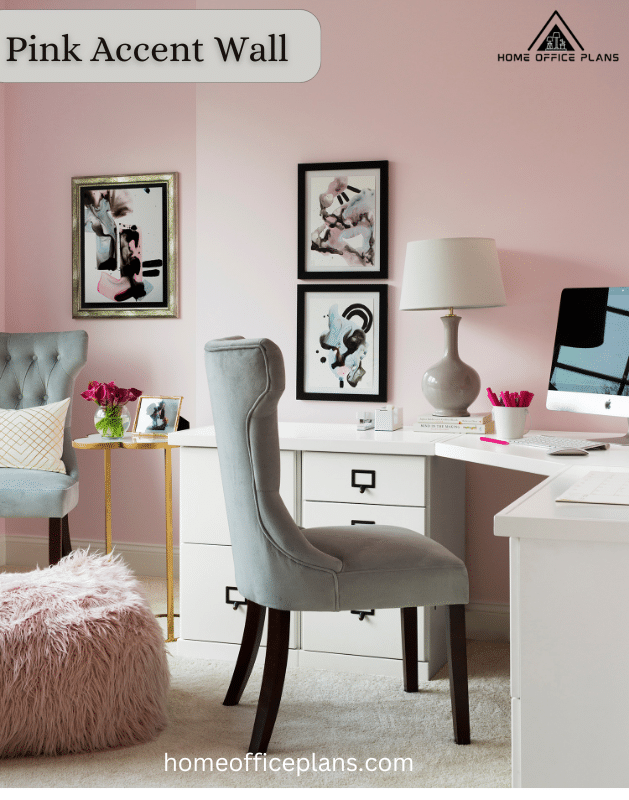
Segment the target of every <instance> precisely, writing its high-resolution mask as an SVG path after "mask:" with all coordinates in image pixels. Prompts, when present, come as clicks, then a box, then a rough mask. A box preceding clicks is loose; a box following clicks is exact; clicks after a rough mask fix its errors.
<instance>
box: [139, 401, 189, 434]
mask: <svg viewBox="0 0 629 800" xmlns="http://www.w3.org/2000/svg"><path fill="white" fill-rule="evenodd" d="M182 401H183V397H164V396H162V395H145V394H142V395H140V397H138V405H137V408H136V412H135V420H134V422H133V427H132V428H131V433H132V434H133V435H134V436H168V434H169V433H174V432H175V431H176V430H177V426H178V425H179V414H180V411H181V403H182Z"/></svg>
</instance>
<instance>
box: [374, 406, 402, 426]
mask: <svg viewBox="0 0 629 800" xmlns="http://www.w3.org/2000/svg"><path fill="white" fill-rule="evenodd" d="M403 424H404V423H403V422H402V409H401V408H396V407H395V406H383V407H382V408H377V409H376V425H375V428H376V430H377V431H396V430H397V429H398V428H401V427H402V425H403Z"/></svg>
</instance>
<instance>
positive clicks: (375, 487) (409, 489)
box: [302, 452, 425, 506]
mask: <svg viewBox="0 0 629 800" xmlns="http://www.w3.org/2000/svg"><path fill="white" fill-rule="evenodd" d="M302 470H303V497H304V500H325V501H334V502H339V503H368V504H371V503H376V504H380V505H392V506H398V505H399V506H423V505H425V488H424V476H425V459H424V458H423V457H421V456H398V455H382V454H376V455H372V454H368V453H313V452H307V453H304V455H303V465H302ZM361 487H368V488H365V489H364V491H361Z"/></svg>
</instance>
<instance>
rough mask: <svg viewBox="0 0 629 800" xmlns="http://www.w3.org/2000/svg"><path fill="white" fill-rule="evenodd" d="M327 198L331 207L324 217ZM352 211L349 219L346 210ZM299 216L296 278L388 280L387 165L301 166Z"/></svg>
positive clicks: (298, 170)
mask: <svg viewBox="0 0 629 800" xmlns="http://www.w3.org/2000/svg"><path fill="white" fill-rule="evenodd" d="M335 182H338V183H336V184H335ZM330 188H332V191H331V192H329V193H328V192H327V191H326V190H327V189H330ZM326 194H327V195H328V197H329V200H330V203H329V205H326V206H325V209H326V216H325V217H324V215H323V212H322V208H323V205H322V201H321V198H322V197H324V196H325V195H326ZM352 205H353V207H354V213H353V215H352V216H351V217H349V216H348V215H347V214H346V209H347V207H348V206H352ZM297 214H298V221H297V231H298V235H297V241H298V253H297V259H298V261H297V264H298V267H297V277H298V278H300V279H301V280H321V279H325V278H334V279H338V278H351V279H355V280H362V281H365V280H372V279H375V278H387V277H388V270H389V258H388V255H389V253H388V250H389V223H388V217H389V162H388V161H345V162H329V163H322V164H298V165H297ZM353 223H354V224H353ZM352 234H353V235H352Z"/></svg>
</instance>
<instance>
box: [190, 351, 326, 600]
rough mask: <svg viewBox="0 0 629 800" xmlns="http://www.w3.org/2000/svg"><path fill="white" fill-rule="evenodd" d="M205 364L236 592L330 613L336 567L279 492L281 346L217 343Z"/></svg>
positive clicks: (282, 372)
mask: <svg viewBox="0 0 629 800" xmlns="http://www.w3.org/2000/svg"><path fill="white" fill-rule="evenodd" d="M205 366H206V371H207V378H208V386H209V389H210V397H211V401H212V413H213V417H214V427H215V429H216V439H217V445H218V454H219V461H220V466H221V478H222V482H223V493H224V496H225V504H226V508H227V519H228V523H229V531H230V536H231V542H232V551H233V558H234V566H235V569H236V583H237V585H238V589H239V591H240V592H241V593H242V594H243V595H244V596H245V597H246V598H247V599H248V600H253V601H254V602H256V603H259V604H260V605H263V606H267V607H269V608H279V609H288V610H291V609H293V610H310V611H319V610H330V609H333V608H334V599H335V596H336V580H335V573H337V572H339V571H340V569H341V566H342V565H341V562H340V561H339V560H338V559H337V558H334V557H333V556H330V555H328V554H326V553H322V552H321V551H320V550H317V548H315V547H313V546H312V545H311V544H310V543H309V542H308V540H307V539H306V537H305V536H304V535H303V533H302V530H301V528H299V527H298V526H297V525H296V524H295V522H294V521H293V519H292V517H291V516H290V514H289V512H288V510H287V509H286V506H285V505H284V503H283V502H282V499H281V497H280V494H279V487H280V448H279V436H278V422H277V406H278V402H279V399H280V397H281V395H282V393H283V391H284V360H283V358H282V353H281V351H280V349H279V347H278V346H277V345H276V344H274V343H273V342H272V341H270V340H269V339H243V338H241V337H235V338H232V339H217V340H214V341H211V342H208V343H207V344H206V345H205Z"/></svg>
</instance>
